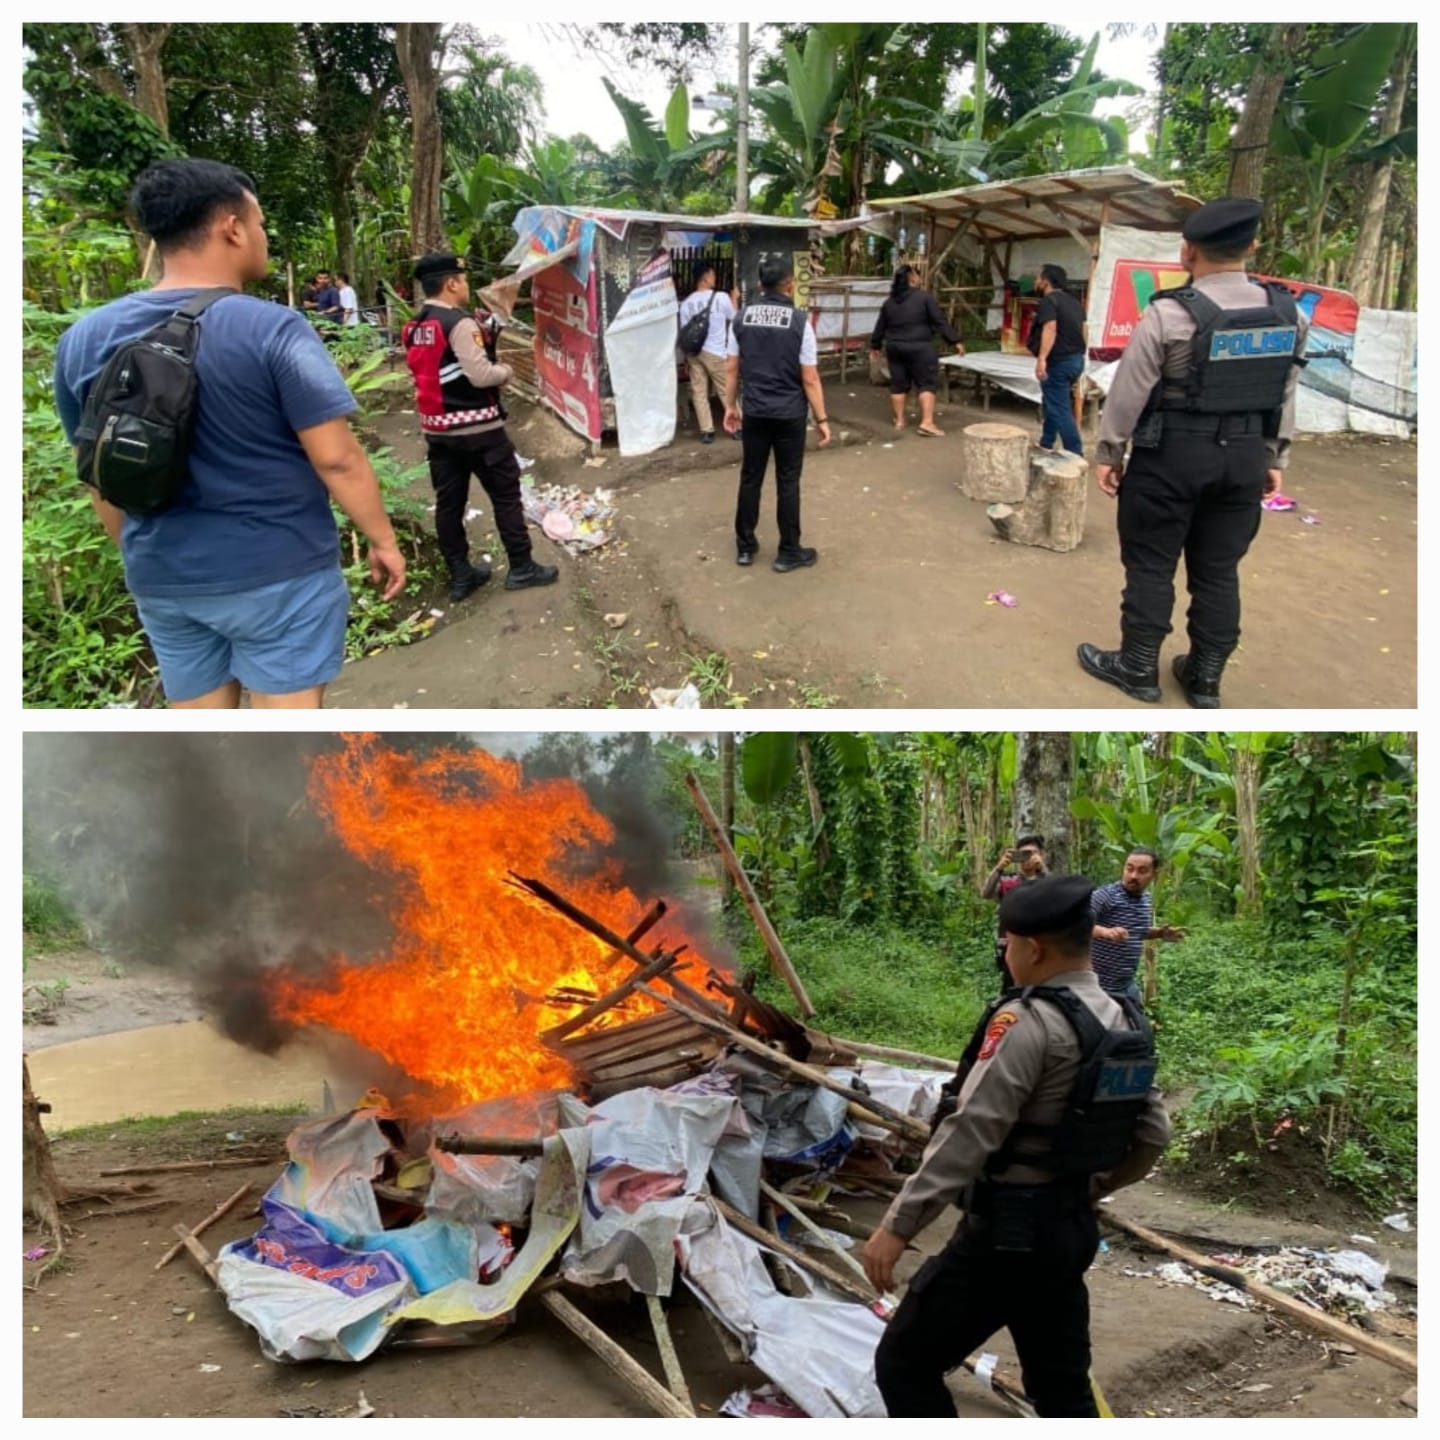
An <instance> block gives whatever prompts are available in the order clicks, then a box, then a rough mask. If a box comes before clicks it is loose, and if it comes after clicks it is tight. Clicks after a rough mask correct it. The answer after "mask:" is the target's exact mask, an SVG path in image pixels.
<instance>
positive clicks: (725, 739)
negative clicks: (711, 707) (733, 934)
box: [720, 730, 735, 910]
mask: <svg viewBox="0 0 1440 1440" xmlns="http://www.w3.org/2000/svg"><path fill="white" fill-rule="evenodd" d="M720 820H721V823H722V824H723V825H724V826H725V838H726V839H727V840H728V841H729V842H730V844H732V845H733V844H734V843H735V732H734V731H733V730H726V731H723V732H722V733H721V736H720ZM721 873H722V874H723V875H724V877H725V908H726V909H727V910H728V909H729V908H730V902H731V900H732V899H733V898H734V895H735V882H734V881H733V880H732V879H731V878H730V872H729V871H728V870H726V869H725V868H724V866H723V865H722V866H721Z"/></svg>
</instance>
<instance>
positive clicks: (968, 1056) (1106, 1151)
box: [862, 875, 1170, 1418]
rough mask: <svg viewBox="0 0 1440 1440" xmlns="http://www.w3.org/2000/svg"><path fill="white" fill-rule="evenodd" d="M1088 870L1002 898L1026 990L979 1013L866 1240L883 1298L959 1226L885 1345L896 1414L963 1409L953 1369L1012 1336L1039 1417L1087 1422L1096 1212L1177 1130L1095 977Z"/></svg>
mask: <svg viewBox="0 0 1440 1440" xmlns="http://www.w3.org/2000/svg"><path fill="white" fill-rule="evenodd" d="M1092 888H1093V887H1092V885H1091V883H1090V881H1089V880H1087V879H1086V878H1085V877H1084V876H1083V875H1057V876H1047V877H1045V878H1042V879H1039V880H1034V881H1031V882H1030V883H1029V884H1027V885H1021V886H1018V887H1017V888H1016V889H1014V890H1012V891H1011V892H1010V893H1009V894H1008V895H1007V896H1006V897H1005V899H1004V900H1003V901H1002V902H1001V905H1000V922H1001V925H1002V926H1003V927H1004V929H1005V932H1006V934H1007V936H1008V937H1009V939H1008V953H1007V964H1008V966H1009V969H1010V973H1011V975H1012V976H1013V977H1014V980H1015V986H1016V988H1014V989H1011V990H1007V991H1006V992H1005V994H1004V995H1003V996H1001V998H1000V999H999V1000H997V1001H996V1002H995V1004H994V1005H992V1006H991V1007H990V1008H989V1009H988V1010H987V1011H986V1012H985V1014H984V1015H982V1016H981V1018H980V1023H979V1024H978V1025H977V1026H976V1029H975V1033H974V1035H973V1036H972V1037H971V1041H970V1044H969V1045H968V1046H967V1047H966V1051H965V1054H964V1055H963V1056H962V1057H961V1061H960V1066H959V1069H958V1070H957V1073H956V1078H955V1080H954V1081H952V1082H951V1084H950V1086H949V1087H947V1088H948V1089H949V1090H950V1092H951V1100H950V1103H949V1104H948V1105H942V1111H941V1116H940V1117H938V1119H939V1123H938V1124H937V1125H936V1127H935V1130H934V1133H933V1134H932V1136H931V1139H930V1143H929V1145H928V1146H927V1147H926V1150H925V1156H924V1159H923V1160H922V1161H921V1163H920V1168H919V1170H917V1171H916V1172H915V1174H914V1175H912V1176H911V1177H910V1178H909V1180H907V1181H906V1182H905V1187H904V1189H903V1190H901V1192H900V1194H899V1195H898V1196H897V1197H896V1199H895V1202H894V1203H893V1204H892V1205H891V1207H890V1209H889V1210H888V1211H887V1212H886V1215H885V1218H884V1220H883V1221H881V1223H880V1226H879V1228H878V1229H876V1231H875V1232H874V1234H872V1235H871V1237H870V1239H869V1240H868V1241H866V1243H865V1248H864V1251H863V1252H862V1258H863V1260H864V1264H865V1272H866V1274H867V1275H868V1276H869V1278H870V1281H871V1283H872V1284H873V1285H874V1286H875V1287H876V1289H877V1290H880V1291H881V1292H882V1293H883V1292H885V1291H887V1290H889V1289H890V1286H891V1282H892V1280H893V1278H894V1268H895V1263H896V1261H897V1260H899V1258H900V1256H901V1255H902V1254H903V1253H904V1251H905V1248H906V1245H907V1243H908V1242H909V1241H910V1240H911V1239H912V1238H913V1237H914V1236H916V1235H917V1234H919V1232H920V1231H921V1230H923V1229H924V1228H925V1227H926V1226H927V1225H929V1224H930V1223H931V1222H932V1221H934V1220H936V1219H937V1218H938V1217H939V1216H940V1215H941V1214H942V1213H943V1212H944V1211H945V1209H946V1207H947V1206H949V1205H951V1204H955V1205H958V1206H959V1207H960V1208H961V1209H962V1210H963V1211H964V1218H963V1219H962V1220H961V1222H960V1224H959V1226H958V1227H957V1228H956V1231H955V1233H954V1235H953V1237H952V1238H951V1240H950V1243H949V1244H948V1245H947V1246H946V1247H945V1249H944V1250H942V1251H941V1252H940V1254H938V1255H936V1256H934V1257H933V1258H932V1259H930V1260H928V1261H926V1263H925V1264H924V1265H923V1266H922V1267H921V1268H920V1270H919V1271H918V1272H917V1274H916V1275H915V1278H914V1279H913V1280H911V1282H910V1285H909V1288H908V1289H907V1291H906V1294H905V1298H904V1300H903V1301H902V1302H901V1304H900V1308H899V1309H898V1310H897V1311H896V1312H895V1316H894V1318H893V1319H892V1320H891V1321H890V1324H889V1327H888V1329H887V1331H886V1333H885V1336H884V1338H883V1339H882V1340H881V1342H880V1345H879V1348H878V1349H877V1350H876V1352H875V1379H876V1383H877V1384H878V1385H879V1387H880V1393H881V1395H882V1396H883V1397H884V1399H885V1408H886V1410H887V1411H888V1413H889V1414H890V1415H891V1416H892V1417H896V1418H898V1417H901V1416H906V1417H917V1418H923V1417H940V1416H943V1417H953V1416H954V1414H955V1406H954V1403H953V1401H952V1400H951V1398H950V1393H949V1391H948V1390H947V1389H946V1387H945V1375H946V1373H947V1372H948V1371H950V1370H953V1369H955V1368H956V1367H957V1366H958V1365H959V1364H960V1363H961V1362H962V1361H963V1360H964V1359H965V1357H966V1356H967V1355H969V1354H970V1353H971V1351H972V1350H975V1349H976V1348H977V1347H979V1346H980V1345H983V1344H984V1343H985V1341H986V1340H988V1339H989V1338H990V1336H991V1335H993V1334H994V1333H995V1332H996V1331H997V1330H1000V1329H1002V1328H1003V1329H1008V1330H1009V1331H1010V1335H1011V1338H1012V1339H1013V1340H1014V1342H1015V1349H1016V1352H1017V1354H1018V1355H1019V1357H1020V1366H1021V1372H1022V1376H1023V1379H1024V1383H1025V1393H1026V1394H1027V1395H1028V1396H1029V1397H1030V1400H1031V1402H1032V1403H1033V1404H1034V1406H1035V1408H1036V1410H1037V1411H1038V1412H1039V1413H1040V1414H1041V1415H1042V1416H1051V1415H1060V1416H1093V1415H1095V1414H1096V1404H1095V1398H1094V1392H1093V1390H1092V1388H1091V1384H1090V1302H1089V1296H1088V1294H1087V1292H1086V1289H1085V1271H1086V1270H1087V1269H1088V1268H1089V1266H1090V1262H1091V1261H1092V1260H1093V1259H1094V1258H1095V1251H1096V1247H1097V1245H1098V1241H1099V1232H1098V1229H1097V1226H1096V1219H1095V1209H1094V1207H1095V1202H1096V1201H1097V1200H1098V1199H1099V1198H1100V1197H1101V1196H1102V1195H1106V1194H1108V1193H1110V1192H1111V1191H1112V1190H1117V1189H1119V1188H1120V1187H1121V1186H1123V1185H1130V1184H1133V1183H1134V1182H1135V1181H1136V1180H1139V1179H1140V1178H1141V1177H1142V1176H1144V1175H1145V1174H1146V1173H1147V1172H1148V1171H1149V1169H1150V1167H1151V1166H1152V1165H1153V1164H1154V1163H1155V1160H1156V1159H1157V1158H1158V1157H1159V1156H1160V1154H1161V1153H1162V1151H1163V1150H1164V1148H1165V1145H1166V1144H1167V1143H1168V1141H1169V1138H1170V1124H1169V1121H1168V1119H1167V1118H1166V1115H1165V1107H1164V1104H1163V1103H1162V1101H1161V1099H1160V1093H1159V1091H1158V1090H1156V1089H1155V1088H1154V1084H1153V1081H1154V1075H1155V1047H1154V1042H1153V1040H1152V1038H1151V1035H1150V1029H1149V1026H1148V1024H1147V1023H1146V1021H1145V1017H1144V1015H1143V1013H1142V1012H1141V1011H1140V1010H1139V1008H1138V1007H1135V1006H1133V1005H1128V1004H1127V1003H1126V1002H1124V1001H1122V1000H1116V999H1113V998H1111V997H1110V996H1108V995H1106V994H1105V992H1104V991H1103V990H1102V989H1101V988H1100V982H1099V981H1098V980H1097V979H1096V976H1095V973H1094V971H1093V970H1091V968H1090V931H1091V926H1092V921H1091V916H1090V893H1091V890H1092Z"/></svg>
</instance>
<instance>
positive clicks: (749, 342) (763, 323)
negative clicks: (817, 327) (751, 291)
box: [733, 291, 809, 420]
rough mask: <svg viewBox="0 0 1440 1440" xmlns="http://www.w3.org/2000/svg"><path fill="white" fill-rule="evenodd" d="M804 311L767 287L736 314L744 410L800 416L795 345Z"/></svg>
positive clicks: (802, 403)
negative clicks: (758, 296) (757, 297)
mask: <svg viewBox="0 0 1440 1440" xmlns="http://www.w3.org/2000/svg"><path fill="white" fill-rule="evenodd" d="M808 319H809V316H808V315H806V313H805V311H803V310H800V309H797V308H796V306H795V303H794V301H793V300H789V299H787V298H786V297H785V296H784V295H776V294H774V293H772V292H770V291H766V292H765V293H764V294H763V295H761V296H760V298H759V299H758V300H752V301H751V302H750V303H749V304H748V305H746V306H745V307H744V308H743V309H742V310H741V311H740V313H739V315H737V316H736V317H735V321H734V326H733V329H734V334H735V343H736V345H737V346H738V347H739V350H740V383H741V386H742V387H743V391H744V393H743V396H742V401H741V403H742V406H743V408H744V411H745V414H746V415H753V416H755V418H756V419H767V420H803V419H804V418H805V410H806V401H805V390H804V388H803V387H802V386H801V384H800V346H801V343H802V342H803V341H804V338H805V322H806V321H807V320H808Z"/></svg>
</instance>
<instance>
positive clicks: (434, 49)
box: [395, 22, 445, 300]
mask: <svg viewBox="0 0 1440 1440" xmlns="http://www.w3.org/2000/svg"><path fill="white" fill-rule="evenodd" d="M439 48H440V26H439V25H438V24H432V23H429V22H416V23H413V24H405V25H396V27H395V54H396V57H397V58H398V60H399V61H400V73H401V75H403V76H404V77H405V90H406V93H407V94H408V95H409V97H410V128H411V137H412V150H411V161H412V163H411V178H410V253H411V257H412V258H413V259H417V260H418V259H419V258H420V256H422V255H424V254H425V253H426V252H427V251H429V250H439V249H441V248H442V246H443V245H444V238H445V237H444V232H443V229H442V226H441V219H440V180H441V163H442V140H441V135H440V105H439V92H440V66H439V53H438V52H439ZM419 298H420V296H419V288H418V286H417V288H416V299H417V300H418V299H419Z"/></svg>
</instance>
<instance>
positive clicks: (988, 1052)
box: [976, 1010, 1020, 1063]
mask: <svg viewBox="0 0 1440 1440" xmlns="http://www.w3.org/2000/svg"><path fill="white" fill-rule="evenodd" d="M1019 1018H1020V1017H1019V1016H1018V1015H1017V1014H1016V1013H1015V1012H1014V1011H1013V1010H1002V1011H1000V1013H999V1014H998V1015H996V1016H995V1017H994V1019H992V1020H991V1021H990V1024H989V1025H988V1026H986V1029H985V1040H984V1043H983V1044H982V1045H981V1046H980V1054H979V1055H978V1056H977V1057H976V1060H977V1063H978V1062H979V1061H980V1060H988V1059H989V1058H990V1057H991V1056H992V1055H993V1054H994V1053H995V1052H996V1051H997V1050H998V1049H999V1048H1000V1042H1001V1041H1002V1040H1003V1039H1004V1038H1005V1032H1006V1031H1007V1030H1009V1028H1010V1027H1011V1026H1012V1025H1013V1024H1014V1023H1015V1022H1016V1021H1017V1020H1018V1019H1019Z"/></svg>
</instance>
